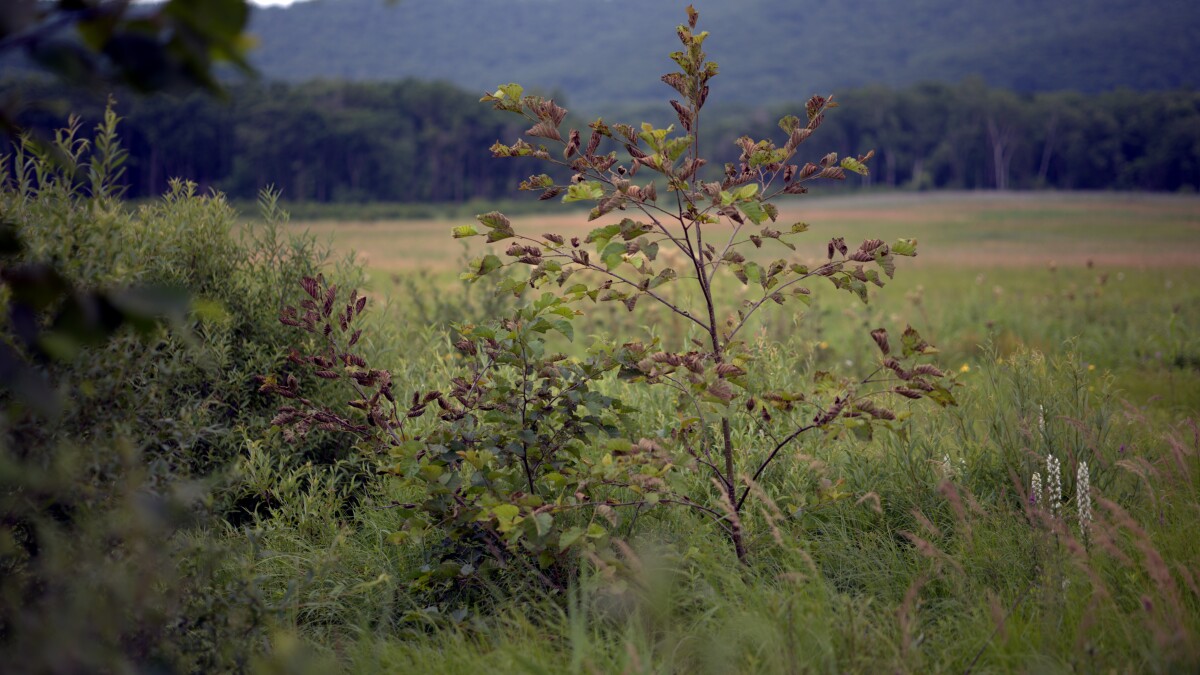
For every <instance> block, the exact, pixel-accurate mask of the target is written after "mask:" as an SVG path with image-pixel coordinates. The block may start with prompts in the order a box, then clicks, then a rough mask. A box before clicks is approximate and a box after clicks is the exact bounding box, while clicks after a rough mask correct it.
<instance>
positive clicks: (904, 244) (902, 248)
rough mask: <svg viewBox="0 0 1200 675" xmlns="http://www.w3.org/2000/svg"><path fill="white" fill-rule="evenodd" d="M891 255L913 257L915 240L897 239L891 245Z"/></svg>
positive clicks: (915, 248) (915, 250)
mask: <svg viewBox="0 0 1200 675" xmlns="http://www.w3.org/2000/svg"><path fill="white" fill-rule="evenodd" d="M892 253H895V254H896V255H903V256H909V257H912V256H915V255H916V254H917V240H916V239H897V240H896V243H894V244H892Z"/></svg>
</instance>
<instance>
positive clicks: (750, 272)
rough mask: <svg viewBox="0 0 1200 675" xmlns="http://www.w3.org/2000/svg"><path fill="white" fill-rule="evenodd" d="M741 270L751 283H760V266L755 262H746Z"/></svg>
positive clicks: (761, 274) (761, 269)
mask: <svg viewBox="0 0 1200 675" xmlns="http://www.w3.org/2000/svg"><path fill="white" fill-rule="evenodd" d="M743 269H744V270H745V273H746V278H747V279H749V280H750V282H751V283H755V284H757V283H759V282H761V281H762V277H763V268H762V265H759V264H758V263H756V262H748V263H746V266H745V267H744V268H743Z"/></svg>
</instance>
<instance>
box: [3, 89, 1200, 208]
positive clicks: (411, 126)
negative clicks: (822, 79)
mask: <svg viewBox="0 0 1200 675" xmlns="http://www.w3.org/2000/svg"><path fill="white" fill-rule="evenodd" d="M4 89H6V90H8V91H7V93H9V94H11V93H13V91H14V90H15V91H16V92H17V93H19V94H20V95H21V96H22V97H23V98H24V99H26V100H29V101H36V102H38V104H39V108H38V109H37V110H34V109H30V110H28V111H27V112H26V113H25V114H24V115H23V117H22V118H21V122H22V123H23V124H25V125H27V126H28V127H29V128H31V129H34V130H37V131H40V132H41V133H49V130H51V129H54V128H57V127H58V126H60V125H61V124H62V123H63V120H64V118H65V116H66V112H67V111H72V112H76V113H78V114H80V115H81V116H82V119H83V120H84V123H85V124H91V123H94V120H96V119H98V118H99V114H100V112H101V111H102V107H103V97H99V96H95V95H83V94H79V93H70V92H66V91H63V90H61V89H57V88H53V87H50V86H48V85H44V84H38V83H34V82H29V81H24V82H21V83H12V82H10V83H9V84H7V85H6V86H5V87H4ZM118 97H119V98H121V100H120V102H119V105H118V112H119V113H120V114H121V115H122V116H123V117H125V122H124V127H123V134H122V135H123V137H124V139H125V141H126V146H127V148H128V150H129V152H130V159H129V162H128V165H127V172H126V174H125V181H126V183H127V185H128V193H127V194H128V196H130V197H133V198H142V197H152V196H155V195H158V194H161V193H162V192H163V191H164V190H165V189H166V187H167V182H168V181H169V180H170V179H171V178H174V177H182V178H187V179H189V180H192V181H195V182H196V183H198V184H199V185H200V186H201V188H204V189H208V188H212V189H218V190H221V191H223V192H225V193H226V194H228V195H230V196H231V197H234V198H253V197H254V195H255V194H256V193H257V192H258V190H259V189H260V188H262V187H263V186H265V185H275V186H277V187H278V188H280V189H281V190H282V191H283V194H284V196H285V198H286V199H289V200H294V201H313V202H368V201H393V202H462V201H465V200H468V199H497V198H501V197H506V196H508V197H511V196H512V195H513V189H514V186H515V185H516V183H518V182H519V181H520V180H521V179H523V178H525V177H526V176H528V175H529V174H530V173H534V172H535V170H539V169H538V167H535V166H533V165H532V164H528V163H525V162H524V161H521V160H504V161H501V160H495V159H492V158H491V156H490V153H489V152H488V147H489V146H491V144H492V143H494V142H495V141H496V140H504V141H506V142H512V141H514V140H515V139H516V138H517V136H518V135H519V133H520V132H521V130H522V126H521V125H520V124H518V122H519V121H520V120H519V119H518V118H515V117H512V116H500V115H499V114H498V113H496V112H495V111H493V110H491V109H490V107H489V106H487V105H485V104H481V103H479V101H478V98H479V96H478V94H477V93H468V92H466V91H463V90H460V89H458V88H455V87H453V86H452V85H448V84H443V83H427V82H420V81H415V80H405V81H402V82H395V83H386V84H385V83H342V82H311V83H306V84H301V85H286V84H267V85H262V84H259V85H252V84H248V85H239V86H235V87H232V88H231V89H230V90H229V95H228V96H227V97H226V99H225V100H224V101H219V100H213V99H211V98H208V97H204V96H200V95H195V96H187V97H183V98H173V97H168V96H156V97H151V98H138V97H133V96H129V97H121V96H118ZM836 98H837V99H838V100H840V101H841V103H842V105H841V107H840V108H838V109H837V110H834V111H833V112H832V113H830V114H829V115H828V116H827V120H826V122H825V123H824V125H823V126H822V127H821V129H820V131H819V133H818V134H816V135H815V136H814V137H813V139H812V140H811V141H809V142H808V143H809V144H810V145H811V147H812V153H813V157H812V159H814V160H815V159H816V158H817V157H819V156H820V155H822V154H824V152H826V151H829V150H836V151H838V152H840V153H842V154H852V153H854V154H859V153H863V152H865V151H866V150H868V149H874V150H875V151H876V159H875V160H874V162H873V169H874V171H873V174H872V176H870V177H869V178H867V179H865V181H864V182H865V183H866V184H868V185H876V186H878V185H885V186H889V187H895V188H908V189H939V188H948V189H1041V188H1052V189H1064V190H1076V189H1088V190H1098V189H1119V190H1158V191H1178V190H1195V189H1197V188H1198V187H1200V93H1197V92H1195V91H1170V92H1132V91H1118V92H1112V93H1103V94H1089V95H1085V94H1079V93H1043V94H1024V95H1023V94H1015V93H1012V92H1009V91H1006V90H1001V89H993V88H988V87H985V86H984V85H983V84H982V83H980V82H978V81H969V80H968V81H965V82H963V83H961V84H956V85H947V84H926V85H920V86H916V87H911V88H907V89H898V90H897V89H887V88H863V89H857V90H852V91H848V92H845V93H844V94H840V95H837V96H836ZM802 111H803V105H802V104H801V103H796V104H795V105H789V106H773V107H771V108H769V109H757V110H755V109H747V108H738V107H719V106H713V107H712V108H711V109H709V110H706V112H707V113H708V116H707V118H706V119H705V122H704V126H703V128H702V132H701V133H702V135H703V136H702V142H703V143H704V144H705V145H706V146H707V147H708V148H711V156H713V158H714V159H715V160H717V161H716V163H715V165H714V167H712V168H719V165H720V162H722V161H733V160H734V159H736V155H737V153H738V149H737V148H736V147H735V145H734V143H733V140H734V138H735V134H737V133H742V132H746V131H747V130H748V129H749V130H751V133H752V134H753V135H755V136H756V139H757V138H766V137H780V136H781V132H780V131H779V129H778V128H777V127H776V122H777V120H778V119H779V118H780V117H781V116H783V115H785V114H789V113H800V114H802ZM575 112H577V113H579V114H580V115H582V114H584V113H586V111H575ZM628 112H629V113H630V115H629V116H628V117H627V118H626V119H627V121H633V122H639V121H642V120H643V119H647V118H649V119H650V120H651V121H655V122H658V123H660V124H665V123H669V122H671V121H672V119H671V118H670V109H669V107H667V106H662V107H660V108H656V109H653V110H651V109H646V110H630V111H628ZM655 118H657V119H655ZM609 121H612V120H609ZM572 123H574V124H577V125H578V124H583V123H584V118H583V117H578V118H573V119H569V120H568V124H572ZM858 180H859V179H857V178H855V181H858Z"/></svg>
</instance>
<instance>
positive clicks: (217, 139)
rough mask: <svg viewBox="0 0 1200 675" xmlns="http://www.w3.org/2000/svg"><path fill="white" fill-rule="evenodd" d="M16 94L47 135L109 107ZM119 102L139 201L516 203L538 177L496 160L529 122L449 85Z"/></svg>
mask: <svg viewBox="0 0 1200 675" xmlns="http://www.w3.org/2000/svg"><path fill="white" fill-rule="evenodd" d="M5 88H7V89H13V88H15V89H16V90H17V91H18V92H19V93H20V95H21V97H22V98H23V99H25V100H28V101H30V102H35V103H36V104H37V109H32V108H31V109H30V110H28V111H27V112H26V113H25V114H23V115H22V116H21V117H20V118H19V122H20V123H21V124H22V125H23V126H25V127H26V128H28V129H32V130H34V131H35V132H40V133H42V134H49V133H51V130H53V129H57V128H59V127H61V126H62V125H63V123H64V121H65V120H66V117H67V114H68V113H74V114H78V115H79V116H80V117H81V119H82V120H83V124H85V125H89V126H90V125H92V124H94V123H95V120H98V119H99V118H100V116H101V114H102V113H103V109H104V104H105V102H106V98H105V97H104V96H97V95H95V94H94V93H91V94H89V93H79V92H76V91H71V90H64V89H62V88H59V87H54V86H50V85H46V84H41V83H35V82H30V81H24V82H21V83H9V84H8V85H7V86H6V87H5ZM117 98H118V99H119V100H118V104H117V112H118V113H119V114H120V115H121V116H122V117H123V118H124V120H123V122H122V131H121V136H122V139H123V142H124V144H125V147H126V149H127V150H128V151H129V154H130V157H129V161H128V163H127V165H126V174H125V176H124V180H125V182H126V185H127V186H128V192H127V193H126V196H128V197H130V198H143V197H153V196H156V195H159V194H161V193H162V192H164V191H165V190H166V189H167V185H168V182H169V181H170V180H171V179H172V178H177V177H178V178H186V179H188V180H192V181H194V182H196V183H197V184H198V185H199V186H200V187H201V188H202V189H218V190H220V191H222V192H224V193H226V194H227V195H229V196H230V197H234V198H245V199H253V198H254V197H255V195H256V194H257V193H258V191H259V190H260V189H261V188H262V187H264V186H267V185H274V186H276V187H277V188H279V189H280V190H281V191H282V193H283V195H284V196H285V198H287V199H289V200H297V201H315V202H365V201H382V200H386V201H399V202H454V201H464V200H467V199H469V198H496V197H500V196H504V195H511V191H512V186H513V185H515V184H516V183H517V182H519V181H520V180H521V179H522V178H525V177H526V176H528V174H529V170H528V169H529V166H527V165H523V163H520V162H517V163H510V162H497V161H494V160H493V159H491V156H490V155H489V154H488V152H487V148H488V147H489V146H490V145H491V144H492V143H494V142H495V141H496V140H497V139H499V138H509V137H514V138H515V137H516V135H517V134H519V133H520V131H521V127H520V125H519V124H518V123H517V122H519V120H514V119H510V118H506V117H504V116H502V115H500V114H499V113H497V112H496V111H494V110H492V109H491V108H490V107H488V106H486V105H483V104H480V103H479V95H478V94H469V93H467V92H465V91H463V90H461V89H458V88H456V87H453V86H451V85H448V84H444V83H436V82H434V83H430V82H420V81H415V80H405V81H401V82H395V83H386V84H381V83H372V84H345V83H333V82H312V83H307V84H303V85H286V84H265V85H263V84H258V85H255V84H246V85H236V86H232V87H230V88H229V89H228V90H227V95H226V96H225V97H224V100H219V99H214V98H212V97H210V96H207V95H206V94H203V93H194V94H190V95H186V96H183V97H174V96H168V95H157V96H153V97H139V96H134V95H128V96H122V95H120V94H118V95H117ZM510 117H511V116H510ZM522 171H524V173H522Z"/></svg>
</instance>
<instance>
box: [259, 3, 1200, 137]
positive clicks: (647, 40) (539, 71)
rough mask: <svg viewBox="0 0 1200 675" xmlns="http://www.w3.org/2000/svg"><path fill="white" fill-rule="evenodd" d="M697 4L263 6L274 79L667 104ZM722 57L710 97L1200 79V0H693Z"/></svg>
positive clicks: (1162, 84)
mask: <svg viewBox="0 0 1200 675" xmlns="http://www.w3.org/2000/svg"><path fill="white" fill-rule="evenodd" d="M683 4H685V3H676V2H661V1H658V2H647V1H646V0H605V1H598V0H597V1H592V2H579V1H578V0H403V1H402V2H398V3H388V2H384V1H383V0H314V1H312V2H300V3H297V4H295V5H292V6H291V7H288V8H278V7H277V8H264V9H259V10H257V11H255V12H254V13H253V16H252V22H251V28H250V29H251V32H252V33H254V34H255V35H256V36H257V38H258V40H259V46H258V48H257V49H255V50H254V51H253V52H252V54H251V60H252V62H253V63H254V65H255V66H256V67H257V68H258V69H260V70H261V72H262V73H263V75H264V76H266V77H268V78H272V79H286V80H290V81H306V80H311V79H314V78H339V79H349V80H396V79H402V78H406V77H416V78H420V79H444V80H446V81H449V82H454V83H456V84H458V85H459V86H463V87H466V88H468V89H471V90H476V89H482V88H487V87H493V86H495V84H497V83H498V82H507V81H509V80H510V79H512V78H513V77H514V75H513V74H514V73H519V74H520V75H519V77H520V78H521V83H522V84H524V85H526V86H530V85H531V84H534V83H537V84H538V85H540V86H542V87H543V88H544V89H546V90H554V91H561V92H564V93H565V94H566V96H567V97H568V98H569V99H570V100H571V101H573V102H575V103H576V104H577V105H580V104H582V105H586V106H587V107H588V108H589V109H590V110H592V111H595V112H597V113H603V114H607V113H608V112H609V111H608V110H607V109H606V106H608V105H610V104H613V103H617V104H620V103H625V102H630V101H657V100H659V99H660V98H661V97H662V95H663V92H664V91H665V89H664V87H663V86H662V85H661V84H660V83H659V82H658V79H657V78H656V77H647V74H648V73H660V72H665V70H664V69H665V68H666V67H667V66H668V65H669V62H668V61H667V60H666V59H665V58H664V56H663V54H662V53H661V50H660V49H659V47H657V45H660V44H663V43H664V42H665V41H669V40H673V39H674V31H675V26H676V25H677V24H678V23H679V21H680V9H681V7H682V5H683ZM694 4H695V5H696V7H697V9H699V10H700V12H701V14H702V15H703V16H704V17H705V21H706V25H708V26H709V29H710V30H711V31H712V33H713V37H712V39H711V40H709V41H708V42H706V43H705V49H706V50H707V51H708V53H709V55H710V57H711V58H712V59H713V60H715V61H717V62H718V63H720V64H721V69H722V73H723V74H725V76H724V77H722V78H721V80H720V86H718V87H714V97H713V102H714V103H719V102H740V103H751V102H753V103H756V104H759V103H772V102H786V101H792V100H802V99H803V98H805V97H807V96H808V95H809V94H811V93H812V92H815V91H819V92H829V91H846V90H847V89H850V88H852V87H860V86H867V85H875V84H882V85H888V86H893V87H905V86H911V85H914V84H917V83H919V82H928V81H943V82H958V81H961V80H962V79H964V78H966V77H970V76H978V77H981V78H982V79H983V80H984V81H985V82H987V83H988V84H989V85H990V86H995V87H1002V88H1005V89H1012V90H1014V91H1021V92H1034V91H1063V90H1078V91H1084V92H1100V91H1110V90H1113V89H1116V88H1119V87H1124V88H1129V89H1135V90H1140V91H1146V90H1164V89H1174V88H1180V87H1192V88H1194V87H1196V86H1197V85H1200V56H1198V55H1197V49H1196V45H1197V42H1196V35H1197V34H1200V3H1197V2H1195V1H1194V0H1154V1H1152V2H1146V1H1145V0H1055V1H1054V2H1044V1H1042V0H1004V1H1003V2H997V1H996V0H904V1H903V2H898V1H897V0H856V1H855V2H816V1H814V0H738V1H737V2H733V1H730V0H707V1H706V0H695V3H694Z"/></svg>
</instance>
